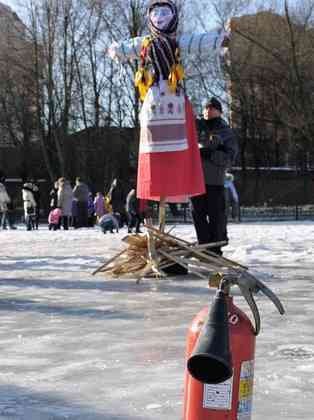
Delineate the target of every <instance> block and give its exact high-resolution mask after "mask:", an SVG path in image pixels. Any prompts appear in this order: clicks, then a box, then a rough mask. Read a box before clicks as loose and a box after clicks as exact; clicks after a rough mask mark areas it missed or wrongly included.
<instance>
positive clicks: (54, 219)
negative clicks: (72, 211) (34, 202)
mask: <svg viewBox="0 0 314 420" xmlns="http://www.w3.org/2000/svg"><path fill="white" fill-rule="evenodd" d="M61 217H62V211H61V209H60V207H56V208H55V209H53V210H51V211H50V213H49V216H48V228H49V230H58V229H60V221H61Z"/></svg>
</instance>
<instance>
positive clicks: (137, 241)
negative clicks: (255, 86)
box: [93, 225, 247, 282]
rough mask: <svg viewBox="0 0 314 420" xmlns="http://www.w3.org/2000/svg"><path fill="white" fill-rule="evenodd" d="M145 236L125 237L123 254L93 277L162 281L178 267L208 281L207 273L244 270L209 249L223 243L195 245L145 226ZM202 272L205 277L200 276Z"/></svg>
mask: <svg viewBox="0 0 314 420" xmlns="http://www.w3.org/2000/svg"><path fill="white" fill-rule="evenodd" d="M145 227H146V229H147V234H146V235H128V236H126V237H125V238H124V239H123V242H124V243H125V244H126V247H125V249H124V250H122V251H121V252H119V253H118V254H117V255H115V256H114V257H113V258H111V259H109V260H108V261H106V262H105V263H104V264H103V265H102V266H101V267H99V268H98V269H97V270H96V271H94V273H93V274H96V273H100V272H101V273H105V274H106V275H108V276H111V277H133V278H134V277H135V278H137V282H139V281H140V279H141V278H144V277H151V276H155V277H156V276H157V277H166V276H167V274H166V273H165V271H164V270H165V269H166V268H168V267H170V266H173V265H174V264H178V265H179V266H181V267H183V268H184V269H186V270H188V272H189V273H193V274H195V275H196V276H197V277H200V278H202V279H208V274H209V273H217V272H220V273H226V272H227V273H230V272H238V271H239V270H240V271H242V270H247V267H244V266H241V265H240V264H238V263H236V262H234V261H231V260H229V259H226V258H224V257H221V256H218V255H217V254H215V253H213V252H211V251H210V249H211V248H214V247H217V246H222V245H226V242H218V243H209V244H202V245H198V244H196V243H192V242H188V241H185V240H183V239H181V238H178V237H176V236H173V235H171V234H170V231H169V232H168V233H166V232H163V231H161V230H160V229H156V228H154V227H152V226H151V225H145ZM204 271H205V273H204Z"/></svg>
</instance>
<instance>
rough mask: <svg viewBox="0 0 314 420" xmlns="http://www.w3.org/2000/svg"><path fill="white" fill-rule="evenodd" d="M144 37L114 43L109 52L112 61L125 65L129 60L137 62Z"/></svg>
mask: <svg viewBox="0 0 314 420" xmlns="http://www.w3.org/2000/svg"><path fill="white" fill-rule="evenodd" d="M143 39H144V37H136V38H131V39H127V40H125V41H122V42H119V43H118V42H114V43H112V44H111V45H110V47H109V48H108V50H107V54H108V55H109V57H110V58H112V60H114V61H117V62H121V63H125V62H126V61H128V60H136V59H138V58H139V57H140V52H141V47H142V42H143Z"/></svg>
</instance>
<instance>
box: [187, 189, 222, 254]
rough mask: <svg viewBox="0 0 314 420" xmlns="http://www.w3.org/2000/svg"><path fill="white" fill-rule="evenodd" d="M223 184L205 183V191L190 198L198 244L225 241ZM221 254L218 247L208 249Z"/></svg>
mask: <svg viewBox="0 0 314 420" xmlns="http://www.w3.org/2000/svg"><path fill="white" fill-rule="evenodd" d="M225 207H226V206H225V191H224V186H223V185H206V193H205V194H202V195H198V196H196V197H193V198H192V216H193V220H194V225H195V230H196V234H197V239H198V243H199V244H207V243H209V242H221V241H227V240H228V238H227V219H226V215H225ZM210 250H211V251H212V252H215V253H217V254H220V255H221V254H222V253H221V250H220V247H215V248H211V249H210Z"/></svg>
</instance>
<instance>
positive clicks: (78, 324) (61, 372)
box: [0, 222, 314, 420]
mask: <svg viewBox="0 0 314 420" xmlns="http://www.w3.org/2000/svg"><path fill="white" fill-rule="evenodd" d="M175 233H176V234H177V235H178V236H181V237H183V238H185V239H188V240H195V234H194V229H193V226H191V225H183V226H179V227H177V228H176V231H175ZM125 234H126V231H125V230H124V229H122V230H121V232H120V233H119V234H113V235H112V234H109V233H107V234H106V235H103V234H102V233H101V232H100V231H98V230H97V229H81V230H70V231H68V232H64V231H57V232H49V231H48V230H47V227H45V226H43V227H42V228H41V229H40V230H39V231H35V232H26V231H25V230H24V228H23V227H21V226H19V229H18V230H16V231H1V232H0V244H1V247H0V286H1V297H0V316H1V318H0V319H1V322H0V349H1V352H0V420H5V419H7V420H15V419H25V420H37V419H38V420H52V419H53V420H60V419H71V420H73V419H76V420H78V419H80V420H83V419H84V420H100V419H102V420H104V419H105V420H133V419H134V420H153V419H156V420H157V419H165V420H178V419H180V418H182V409H183V396H182V393H183V376H184V366H185V361H184V350H185V348H184V347H185V338H186V334H187V330H188V326H189V324H190V322H191V321H192V319H193V317H194V316H195V315H196V313H197V312H198V311H199V310H200V309H201V308H202V307H203V306H204V305H205V304H206V303H207V302H208V300H209V299H211V296H212V295H213V293H214V291H208V289H207V285H206V281H204V280H200V279H198V278H196V277H193V276H191V275H188V276H185V277H177V278H168V279H165V280H154V279H145V280H143V281H142V283H141V284H139V285H136V284H135V281H134V280H133V279H123V280H122V279H110V278H106V277H104V276H103V275H97V276H92V275H91V273H92V271H93V270H94V269H95V268H97V267H98V266H99V265H100V264H101V263H102V262H103V261H104V260H105V259H107V258H109V257H110V256H113V255H114V254H115V253H116V252H117V251H118V250H120V249H121V247H122V242H121V238H122V237H123V236H124V235H125ZM313 238H314V223H313V222H289V223H287V222H285V223H284V222H274V223H244V224H231V225H230V226H229V239H230V245H229V246H228V247H226V248H225V255H226V256H227V257H229V258H232V259H234V260H236V261H238V262H239V263H242V264H244V265H247V266H249V267H250V269H251V271H252V272H253V273H254V274H255V275H257V276H258V277H259V278H260V279H261V280H262V281H264V282H265V283H266V284H267V285H268V286H269V287H270V288H271V289H272V290H273V291H274V292H275V293H277V295H278V296H279V297H280V299H281V300H282V303H283V304H284V306H285V309H286V312H287V313H286V315H284V316H280V315H279V313H278V312H277V310H276V309H275V307H274V305H273V304H272V303H271V302H270V301H269V300H268V299H267V298H265V297H264V295H258V296H257V297H256V300H257V303H258V306H259V309H260V313H261V318H262V331H261V334H260V336H259V337H258V338H257V350H256V366H255V387H254V406H253V416H252V420H265V419H267V420H284V419H285V420H286V419H288V420H301V419H305V420H312V419H313V408H314V402H313V395H314V375H313V372H314V338H313V324H314V308H313V300H314V289H313V253H314V247H313ZM210 295H211V296H210ZM235 295H236V297H235V302H236V303H237V305H238V306H240V307H241V308H242V309H244V310H245V311H246V312H247V313H248V314H249V315H250V312H249V310H248V308H247V305H246V303H245V302H244V300H243V298H242V297H241V296H239V292H238V291H237V290H235Z"/></svg>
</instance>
